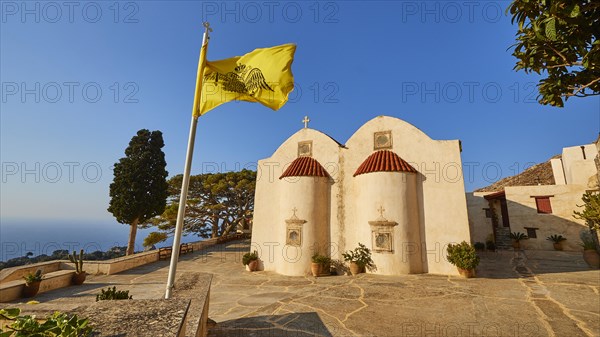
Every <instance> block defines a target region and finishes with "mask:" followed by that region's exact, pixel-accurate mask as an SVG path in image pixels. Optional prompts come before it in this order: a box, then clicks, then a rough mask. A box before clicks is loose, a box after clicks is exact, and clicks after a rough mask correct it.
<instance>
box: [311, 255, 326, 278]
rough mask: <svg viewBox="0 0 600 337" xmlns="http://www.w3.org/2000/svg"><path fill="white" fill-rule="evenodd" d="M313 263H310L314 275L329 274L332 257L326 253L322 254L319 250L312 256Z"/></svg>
mask: <svg viewBox="0 0 600 337" xmlns="http://www.w3.org/2000/svg"><path fill="white" fill-rule="evenodd" d="M311 260H312V263H311V265H310V271H311V273H312V274H313V276H315V277H316V276H319V275H322V274H328V272H329V269H330V267H329V264H330V263H331V258H329V257H328V256H325V255H321V254H319V253H318V252H317V253H315V254H314V255H313V256H312V258H311Z"/></svg>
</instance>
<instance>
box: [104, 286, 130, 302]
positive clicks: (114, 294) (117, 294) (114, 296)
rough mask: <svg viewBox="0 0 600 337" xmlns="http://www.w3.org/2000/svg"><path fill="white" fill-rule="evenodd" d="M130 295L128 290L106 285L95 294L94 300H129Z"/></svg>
mask: <svg viewBox="0 0 600 337" xmlns="http://www.w3.org/2000/svg"><path fill="white" fill-rule="evenodd" d="M131 299H133V297H132V296H130V295H129V290H117V287H112V288H110V287H108V288H106V290H104V289H102V290H101V293H100V294H97V295H96V302H98V301H104V300H131Z"/></svg>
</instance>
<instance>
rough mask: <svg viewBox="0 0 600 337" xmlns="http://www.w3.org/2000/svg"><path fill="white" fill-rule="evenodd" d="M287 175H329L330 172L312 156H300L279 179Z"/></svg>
mask: <svg viewBox="0 0 600 337" xmlns="http://www.w3.org/2000/svg"><path fill="white" fill-rule="evenodd" d="M285 177H329V173H327V171H326V170H325V169H324V168H323V166H321V164H319V162H318V161H317V160H315V159H314V158H311V157H298V158H296V160H294V161H293V162H292V163H291V164H290V166H288V168H287V169H286V170H285V172H283V174H282V175H281V177H279V179H282V178H285Z"/></svg>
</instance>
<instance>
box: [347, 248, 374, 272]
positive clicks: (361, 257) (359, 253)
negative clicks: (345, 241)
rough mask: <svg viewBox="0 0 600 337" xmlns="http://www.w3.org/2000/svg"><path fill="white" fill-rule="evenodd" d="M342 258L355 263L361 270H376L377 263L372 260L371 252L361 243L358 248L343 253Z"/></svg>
mask: <svg viewBox="0 0 600 337" xmlns="http://www.w3.org/2000/svg"><path fill="white" fill-rule="evenodd" d="M342 256H343V257H344V260H345V261H346V262H354V263H356V264H357V265H359V266H360V267H361V268H363V267H367V268H369V269H373V268H375V263H374V262H373V260H372V259H371V250H370V249H369V248H367V247H366V246H365V245H363V244H362V243H360V242H359V243H358V247H356V248H354V250H349V251H347V252H345V253H342Z"/></svg>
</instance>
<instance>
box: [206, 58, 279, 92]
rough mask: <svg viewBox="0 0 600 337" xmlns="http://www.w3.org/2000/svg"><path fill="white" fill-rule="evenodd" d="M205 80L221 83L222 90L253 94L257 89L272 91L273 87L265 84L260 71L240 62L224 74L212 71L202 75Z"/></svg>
mask: <svg viewBox="0 0 600 337" xmlns="http://www.w3.org/2000/svg"><path fill="white" fill-rule="evenodd" d="M204 80H205V81H214V82H215V84H217V85H218V84H219V83H220V84H221V85H222V86H223V90H226V91H230V92H237V93H241V94H246V95H250V96H254V94H255V93H256V92H257V91H258V90H259V89H265V90H270V91H273V88H271V87H270V86H269V84H267V80H266V79H265V76H264V75H263V73H262V71H260V69H258V68H252V67H250V66H247V65H245V64H240V65H238V66H236V67H235V69H234V70H233V71H230V72H228V73H226V74H221V73H219V72H214V73H211V74H208V75H205V76H204Z"/></svg>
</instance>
